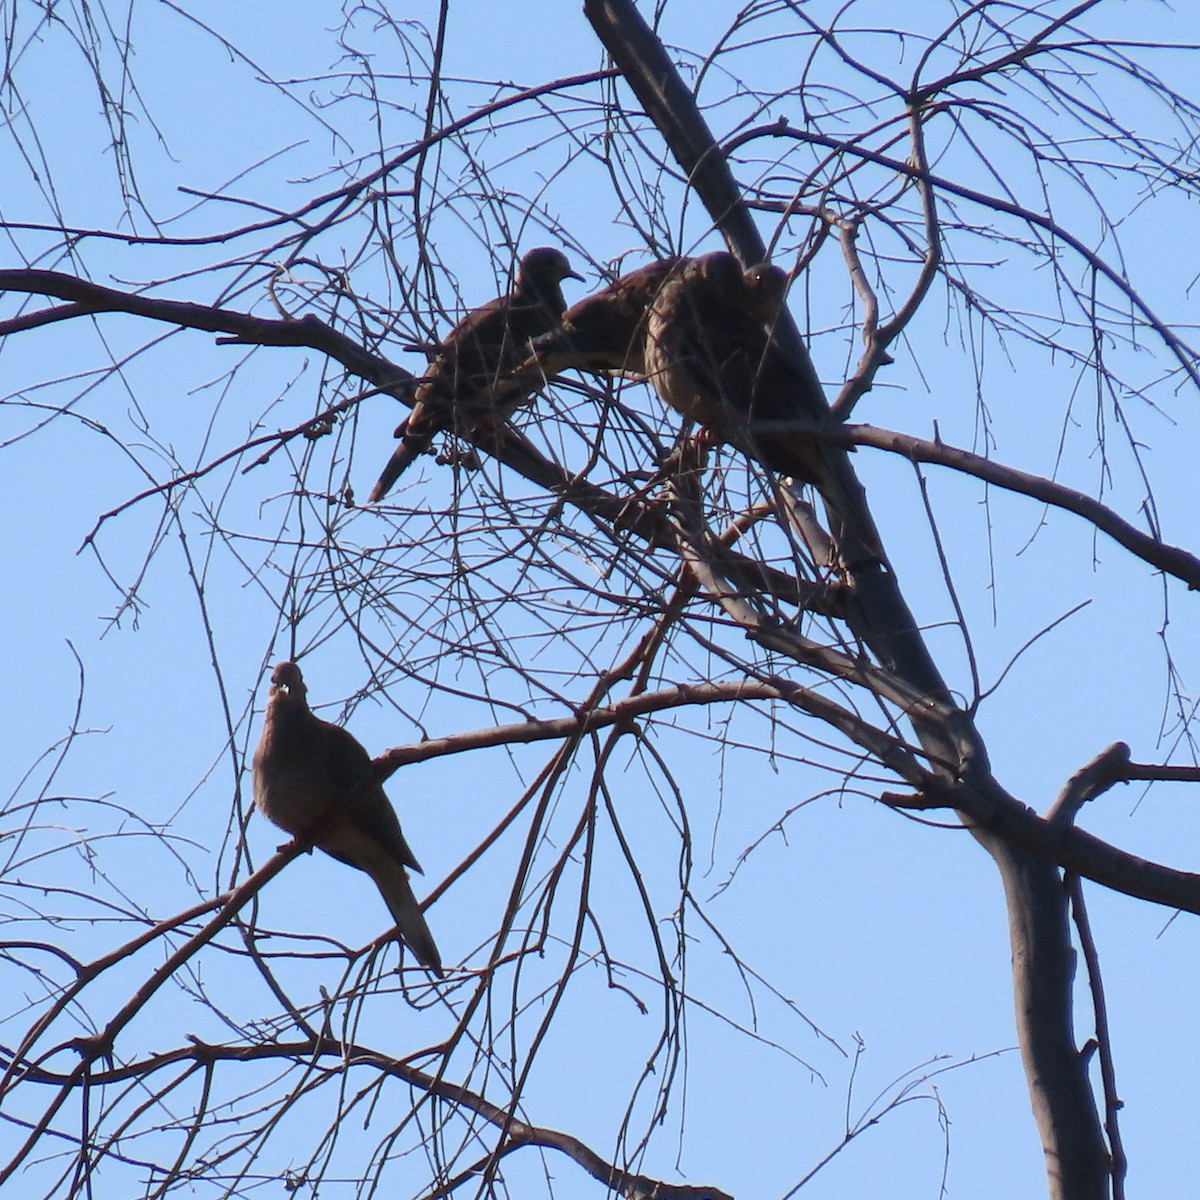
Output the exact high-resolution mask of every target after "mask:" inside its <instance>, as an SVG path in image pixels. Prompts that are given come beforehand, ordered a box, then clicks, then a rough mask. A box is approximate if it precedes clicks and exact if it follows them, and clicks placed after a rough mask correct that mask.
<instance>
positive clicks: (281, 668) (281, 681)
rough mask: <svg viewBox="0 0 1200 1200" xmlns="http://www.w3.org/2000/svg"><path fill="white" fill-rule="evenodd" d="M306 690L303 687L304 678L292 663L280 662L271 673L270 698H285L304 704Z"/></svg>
mask: <svg viewBox="0 0 1200 1200" xmlns="http://www.w3.org/2000/svg"><path fill="white" fill-rule="evenodd" d="M307 693H308V688H306V687H305V686H304V676H303V675H301V674H300V668H299V667H298V666H297V665H296V664H295V663H294V662H281V663H279V665H278V666H276V668H275V670H274V671H272V672H271V698H272V699H275V698H276V697H286V698H287V699H289V700H296V701H299V702H300V703H301V704H303V703H305V696H306V695H307Z"/></svg>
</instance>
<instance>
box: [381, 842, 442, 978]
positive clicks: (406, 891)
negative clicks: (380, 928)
mask: <svg viewBox="0 0 1200 1200" xmlns="http://www.w3.org/2000/svg"><path fill="white" fill-rule="evenodd" d="M371 877H372V878H373V879H374V880H375V886H376V887H378V888H379V891H380V893H381V894H382V896H383V899H384V902H385V903H386V904H387V906H388V908H389V910H390V911H391V914H392V918H393V919H394V920H395V922H396V928H397V929H398V930H399V933H400V937H401V938H402V939H403V940H404V943H405V945H407V946H408V948H409V949H410V950H411V951H412V952H413V953H414V954H415V955H416V956H417V962H419V963H420V964H421V966H423V967H427V968H428V969H429V970H430V971H432V972H433V973H434V974H435V975H436V976H437V977H438V978H439V979H441V978H443V974H442V956H441V955H440V954H439V953H438V948H437V944H436V943H435V942H434V940H433V934H432V933H430V932H429V926H428V925H427V924H426V923H425V916H424V914H423V913H422V912H421V906H420V905H419V904H418V903H417V898H416V896H414V895H413V890H412V885H411V884H410V883H409V882H408V872H407V871H405V869H404V868H403V867H402V866H401V865H400V864H399V863H388V864H387V865H386V866H385V867H383V868H380V869H377V870H374V871H372V872H371Z"/></svg>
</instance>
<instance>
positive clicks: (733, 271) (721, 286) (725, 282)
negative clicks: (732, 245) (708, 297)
mask: <svg viewBox="0 0 1200 1200" xmlns="http://www.w3.org/2000/svg"><path fill="white" fill-rule="evenodd" d="M685 273H686V274H687V275H689V276H690V277H691V278H693V279H695V280H697V281H698V282H699V283H700V284H701V285H702V286H703V287H704V288H705V290H706V291H710V292H711V293H712V294H713V295H714V296H720V297H721V298H722V299H729V298H731V297H735V296H737V295H738V293H739V292H740V291H741V290H742V286H743V285H742V268H741V267H740V266H739V265H738V260H737V259H736V258H734V257H733V255H732V254H729V253H728V252H726V251H725V250H716V251H714V252H713V253H712V254H703V255H701V256H700V257H699V258H696V259H693V260H692V262H691V263H689V264H688V266H687V268H686V272H685Z"/></svg>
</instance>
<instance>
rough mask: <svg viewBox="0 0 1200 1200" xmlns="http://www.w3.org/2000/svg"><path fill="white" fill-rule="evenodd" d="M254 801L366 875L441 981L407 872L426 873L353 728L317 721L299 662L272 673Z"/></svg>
mask: <svg viewBox="0 0 1200 1200" xmlns="http://www.w3.org/2000/svg"><path fill="white" fill-rule="evenodd" d="M254 803H255V804H256V805H257V806H258V808H259V809H260V810H261V811H262V812H263V813H264V814H265V815H266V817H267V818H268V819H269V820H270V821H272V822H273V823H274V824H276V825H278V826H279V828H280V829H283V830H285V831H286V832H287V833H290V834H292V836H293V837H297V838H309V839H311V840H312V842H313V844H314V845H315V846H318V847H319V848H320V849H322V850H324V851H325V853H326V854H331V855H332V856H333V857H334V858H336V859H338V860H339V861H340V862H344V863H346V864H348V865H349V866H352V867H358V869H359V870H360V871H366V873H367V874H368V875H370V877H371V878H372V879H373V880H374V881H375V886H376V887H378V888H379V891H380V892H381V893H382V895H383V899H384V901H385V902H386V904H387V906H388V908H389V909H390V910H391V914H392V917H393V919H394V920H395V922H396V927H397V929H398V931H399V933H400V936H401V938H403V939H404V941H405V942H406V943H407V945H408V946H409V947H410V948H411V950H412V952H413V953H414V954H415V955H416V956H417V961H418V962H420V963H421V965H422V966H424V967H427V968H428V969H429V970H430V971H432V972H433V973H434V974H435V975H437V976H438V978H441V976H442V959H441V955H439V954H438V948H437V946H436V945H435V944H434V941H433V935H432V934H431V933H430V932H429V926H428V925H426V923H425V918H424V916H423V915H422V913H421V906H420V905H419V904H418V903H417V900H416V897H415V896H414V895H413V890H412V886H411V885H410V884H409V881H408V872H407V871H406V870H405V868H406V867H411V868H412V870H414V871H420V870H421V867H420V864H419V863H418V862H417V860H416V858H415V856H414V855H413V852H412V851H411V850H410V849H409V847H408V843H407V842H406V841H405V840H404V834H403V833H402V832H401V830H400V822H399V821H398V820H397V819H396V811H395V809H393V808H392V805H391V802H390V801H389V800H388V798H387V796H386V794H385V793H384V790H383V788H382V787H381V786H380V784H379V782H378V780H377V777H376V774H375V768H374V766H373V765H372V762H371V756H370V755H369V754H368V753H367V751H366V750H365V749H364V748H363V746H362V744H361V743H360V742H359V741H358V739H357V738H355V737H354V735H353V734H352V733H350V732H349V731H348V730H345V729H343V728H342V727H341V726H340V725H333V724H330V722H328V721H323V720H321V718H320V717H318V716H315V715H314V714H313V712H312V711H311V710H310V709H309V707H308V689H307V688H306V687H305V686H304V678H303V676H302V675H301V674H300V668H299V667H298V666H297V665H296V664H295V663H294V662H281V663H280V664H279V665H278V666H277V667H276V668H275V670H274V671H273V672H272V674H271V691H270V698H269V699H268V701H267V714H266V719H265V720H264V721H263V731H262V737H261V738H260V739H259V743H258V749H257V750H256V751H255V754H254Z"/></svg>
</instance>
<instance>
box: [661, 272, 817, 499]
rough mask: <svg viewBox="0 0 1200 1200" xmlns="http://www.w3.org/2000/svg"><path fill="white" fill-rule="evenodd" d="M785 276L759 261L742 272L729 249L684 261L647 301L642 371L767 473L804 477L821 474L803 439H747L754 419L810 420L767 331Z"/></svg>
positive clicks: (801, 389)
mask: <svg viewBox="0 0 1200 1200" xmlns="http://www.w3.org/2000/svg"><path fill="white" fill-rule="evenodd" d="M786 288H787V274H786V272H784V271H782V270H780V268H778V267H773V266H770V265H768V264H760V265H759V266H755V267H751V268H750V270H749V271H746V272H743V271H742V268H741V267H740V266H739V264H738V261H737V259H735V258H734V257H733V255H732V254H726V253H724V252H717V253H714V254H706V255H703V256H702V257H700V258H696V259H693V260H692V261H691V262H690V263H688V264H687V265H686V266H685V267H684V268H683V269H682V270H681V271H680V272H679V273H678V274H677V275H676V276H674V277H673V278H671V279H670V280H668V281H667V283H666V284H665V286H664V287H663V289H662V290H661V292H660V293H659V295H658V297H657V298H656V300H655V301H654V303H653V304H652V305H651V307H650V315H649V319H648V322H647V330H648V334H647V339H646V366H647V373H648V375H649V377H650V379H651V381H652V382H653V384H654V386H655V389H656V390H657V391H658V394H659V395H660V396H661V397H662V399H663V400H664V401H665V402H666V403H667V404H668V405H670V406H671V407H672V408H673V409H675V410H676V411H677V412H680V413H682V414H683V415H684V416H685V417H688V418H690V419H691V420H693V421H695V422H696V423H697V424H698V425H701V426H704V427H705V428H706V429H708V430H709V431H710V432H711V433H712V435H713V436H714V437H717V438H719V439H722V440H726V441H730V442H732V443H734V444H735V445H740V446H743V447H748V448H750V449H751V451H752V452H753V453H754V454H755V455H756V457H758V458H760V459H761V460H762V462H763V463H764V464H765V465H766V466H768V467H770V468H771V469H772V470H775V471H780V472H783V473H785V474H788V475H791V476H793V477H794V478H797V479H799V480H801V481H802V482H804V483H816V482H819V481H820V480H821V478H822V476H823V472H822V470H821V461H820V451H819V449H818V448H817V447H816V445H815V444H814V442H813V440H812V439H811V438H805V437H803V436H800V435H787V434H771V435H769V436H768V435H756V436H754V437H750V435H749V430H748V426H749V425H750V423H751V422H754V421H786V420H796V419H797V418H805V419H809V420H811V419H813V418H814V417H815V416H816V415H817V414H815V413H814V412H812V411H810V410H808V409H807V408H805V406H804V403H803V399H804V396H805V395H806V384H805V380H804V377H803V376H802V375H801V373H800V371H799V370H798V369H797V368H796V367H795V366H793V364H792V363H791V362H790V360H789V359H788V358H787V356H786V355H785V354H784V353H783V352H782V351H781V350H780V349H779V347H778V346H776V345H775V343H774V341H773V340H772V338H771V336H770V332H769V330H768V329H767V325H768V324H769V323H771V322H773V321H774V319H775V317H776V316H777V315H778V313H779V308H780V306H781V305H782V303H783V297H784V293H785V291H786Z"/></svg>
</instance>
